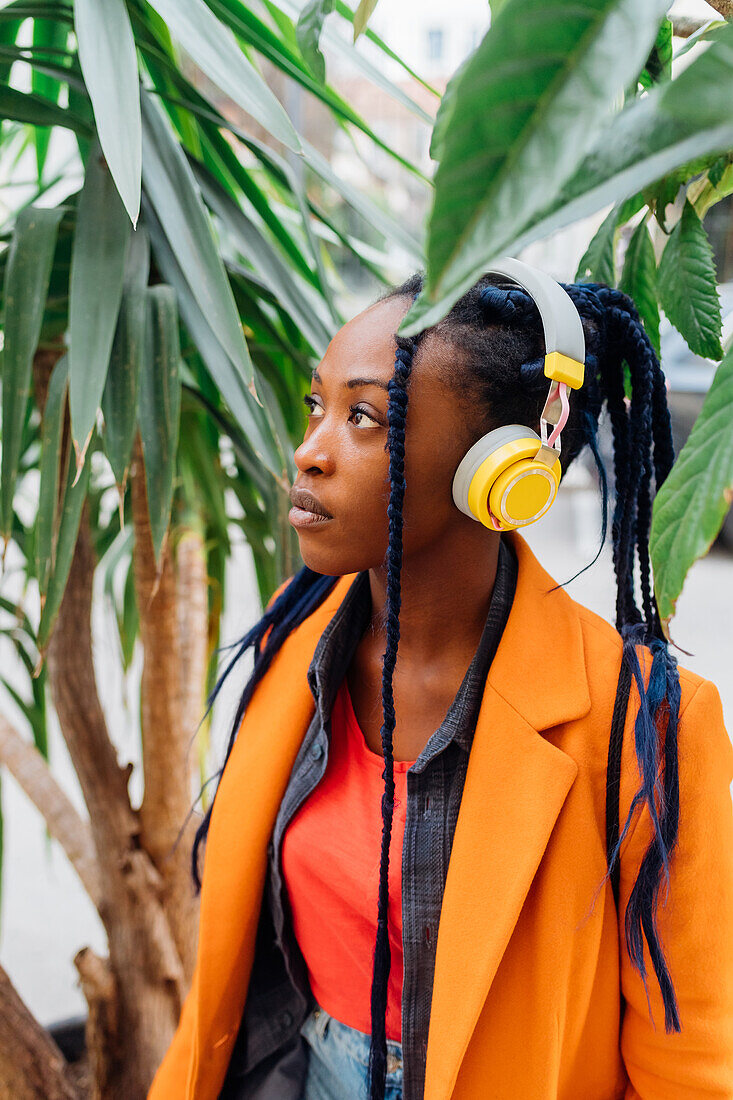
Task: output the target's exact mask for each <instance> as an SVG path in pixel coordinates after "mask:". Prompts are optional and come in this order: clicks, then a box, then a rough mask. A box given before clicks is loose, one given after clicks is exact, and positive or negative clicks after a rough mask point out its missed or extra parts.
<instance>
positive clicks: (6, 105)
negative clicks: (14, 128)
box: [0, 84, 92, 136]
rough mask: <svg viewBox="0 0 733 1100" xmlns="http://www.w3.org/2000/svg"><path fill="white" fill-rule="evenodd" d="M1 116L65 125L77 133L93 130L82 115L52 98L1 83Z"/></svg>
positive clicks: (44, 124) (41, 123)
mask: <svg viewBox="0 0 733 1100" xmlns="http://www.w3.org/2000/svg"><path fill="white" fill-rule="evenodd" d="M0 118H11V119H13V120H14V121H15V122H27V123H29V124H30V125H31V126H63V127H65V128H66V129H67V130H73V131H74V132H75V133H78V134H82V135H85V136H86V135H88V134H90V133H91V132H92V129H91V127H90V126H89V123H88V122H87V121H86V119H84V118H82V117H81V115H79V114H75V113H74V112H73V111H70V110H67V109H66V108H65V107H59V106H58V104H57V103H53V102H51V100H50V99H44V98H43V97H42V96H39V95H31V94H29V93H28V92H19V91H18V89H17V88H11V87H10V86H9V85H2V84H0Z"/></svg>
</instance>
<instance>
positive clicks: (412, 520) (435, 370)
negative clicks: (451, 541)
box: [290, 298, 476, 576]
mask: <svg viewBox="0 0 733 1100" xmlns="http://www.w3.org/2000/svg"><path fill="white" fill-rule="evenodd" d="M409 304H410V303H409V300H408V299H406V298H392V299H389V300H387V301H384V302H378V303H376V304H375V305H372V306H370V307H369V308H368V309H365V310H364V311H363V312H362V313H359V314H357V316H356V317H354V318H353V319H352V320H351V321H349V322H348V323H347V324H345V325H344V326H343V327H342V328H341V329H339V331H338V332H337V333H336V335H335V336H334V337H333V339H332V340H331V342H330V344H329V345H328V348H327V350H326V354H325V355H324V357H323V359H322V361H321V363H320V364H319V366H318V368H317V370H316V371H315V372H314V376H313V381H312V384H311V398H310V399H309V400H308V399H307V400H308V404H309V405H311V406H312V408H311V411H310V412H309V415H308V426H307V428H306V432H305V436H304V438H303V442H302V443H301V445H300V446H299V447H298V449H297V450H296V452H295V462H296V465H297V468H298V476H297V477H296V480H295V484H294V486H293V490H292V493H291V497H297V492H298V490H304V491H306V492H308V493H311V494H312V495H313V496H314V497H315V498H316V500H317V501H318V503H319V504H320V505H321V506H322V507H323V508H324V509H325V511H326V512H327V513H328V515H329V516H330V518H326V519H320V518H319V520H318V521H317V522H315V523H313V522H306V521H307V519H308V516H307V513H305V512H302V511H300V510H297V509H293V510H291V512H290V522H291V523H293V526H295V528H296V530H297V533H298V538H299V542H300V552H301V555H302V558H303V561H304V562H305V564H306V565H307V566H309V567H310V568H311V569H313V570H314V571H315V572H317V573H324V574H330V575H333V576H342V575H343V574H345V573H355V572H360V571H362V570H367V569H379V568H381V567H382V565H383V563H384V557H385V554H386V552H387V544H388V536H389V527H388V518H387V504H388V502H389V451H388V449H387V405H388V394H387V382H388V381H389V379H390V378H391V377H392V374H393V372H394V363H395V350H396V345H395V340H394V333H395V332H396V331H397V328H398V326H399V324H400V321H401V320H402V318H403V316H404V315H405V313H406V312H407V308H408V306H409ZM450 354H451V351H450V347H449V346H448V345H447V344H445V343H444V342H442V341H439V340H436V339H432V338H431V337H428V338H426V339H425V340H423V342H422V344H421V346H420V349H419V351H418V353H417V355H416V356H415V361H414V362H413V368H412V372H411V376H410V381H409V385H408V405H407V420H406V433H405V496H404V505H403V532H402V537H403V554H404V557H405V558H409V557H410V555H414V554H416V553H418V552H421V551H423V550H424V549H425V548H426V547H427V546H428V545H429V544H430V543H431V542H433V541H434V540H437V539H440V538H441V535H443V534H444V533H446V532H447V531H450V532H451V533H452V534H453V535H455V533H456V532H455V529H456V527H460V525H462V524H463V525H470V526H471V527H475V526H476V524H475V521H474V520H472V519H470V518H469V517H468V516H465V515H464V514H463V513H462V512H461V511H460V510H459V509H458V508H456V506H455V504H454V503H453V498H452V496H451V484H452V480H453V475H454V473H455V470H456V468H457V466H458V463H459V462H460V460H461V458H462V457H463V455H464V454H465V452H466V450H467V449H468V447H469V446H471V444H472V443H473V442H474V439H473V438H472V437H469V436H468V430H467V426H466V414H465V410H464V409H463V408H462V406H461V405H460V404H459V401H458V399H457V398H456V397H455V396H454V395H453V393H452V392H451V390H450V388H449V387H448V386H447V385H446V384H445V383H444V382H443V381H441V366H442V365H443V364H444V363H445V361H446V357H447V356H449V355H450ZM359 380H362V381H359ZM466 529H468V528H466ZM474 533H475V532H474Z"/></svg>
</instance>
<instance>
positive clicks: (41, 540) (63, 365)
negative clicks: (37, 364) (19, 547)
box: [35, 355, 69, 607]
mask: <svg viewBox="0 0 733 1100" xmlns="http://www.w3.org/2000/svg"><path fill="white" fill-rule="evenodd" d="M68 385H69V357H68V355H62V356H61V358H60V359H58V360H57V361H56V364H55V366H54V368H53V370H52V372H51V377H50V379H49V383H48V394H47V396H46V406H45V408H44V410H43V421H42V424H41V461H40V475H41V478H40V488H39V493H38V515H37V517H36V555H35V556H36V578H37V579H38V588H39V591H40V596H41V607H43V605H44V603H45V600H46V594H47V592H48V584H49V581H50V579H51V574H52V572H53V566H54V560H55V557H56V540H57V539H58V525H59V522H60V518H61V517H60V514H59V474H60V465H61V440H62V429H63V424H64V412H65V410H66V395H67V393H68Z"/></svg>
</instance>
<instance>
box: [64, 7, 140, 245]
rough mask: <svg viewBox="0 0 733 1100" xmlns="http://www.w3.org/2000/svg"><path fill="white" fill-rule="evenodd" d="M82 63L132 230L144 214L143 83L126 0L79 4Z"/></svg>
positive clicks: (76, 25)
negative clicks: (142, 211) (142, 170)
mask: <svg viewBox="0 0 733 1100" xmlns="http://www.w3.org/2000/svg"><path fill="white" fill-rule="evenodd" d="M74 30H75V32H76V37H77V41H78V44H79V62H80V64H81V68H82V72H83V74H84V81H85V83H86V86H87V89H88V91H89V98H90V99H91V101H92V106H93V108H94V120H95V122H96V125H97V133H98V134H99V141H100V143H101V146H102V151H103V152H104V156H105V159H106V161H107V164H108V165H109V170H110V172H111V173H112V179H113V180H114V182H115V185H116V187H117V190H118V191H119V193H120V196H121V198H122V202H123V203H124V206H125V209H126V210H127V213H128V215H129V217H130V221H131V222H132V224H133V226H135V225H137V219H138V216H139V213H140V172H141V160H142V139H141V134H140V129H141V127H140V84H139V81H138V75H137V53H136V50H135V39H134V38H133V34H132V29H131V27H130V19H129V16H128V14H127V8H126V7H125V3H124V0H74Z"/></svg>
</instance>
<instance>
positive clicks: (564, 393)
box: [547, 382, 570, 447]
mask: <svg viewBox="0 0 733 1100" xmlns="http://www.w3.org/2000/svg"><path fill="white" fill-rule="evenodd" d="M558 393H559V395H560V403H561V405H562V412H561V413H560V419H559V420H558V422H557V424H556V425H555V427H554V429H553V431H552V432H551V434H550V435H549V437H548V439H547V446H548V447H551V446H552V445H553V443H554V442H555V440H556V439H557V437H558V436H559V434H560V432H561V431H562V430H563V428H564V427H565V424H566V423H567V419H568V416H569V415H570V402H569V401H568V386H567V382H557V383H556V384H555V388H554V389H552V390H550V396H549V398H548V401H552V400H553V398H555V397H557V395H558Z"/></svg>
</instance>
